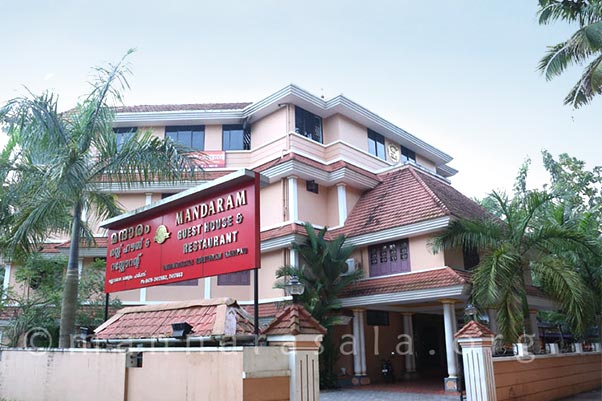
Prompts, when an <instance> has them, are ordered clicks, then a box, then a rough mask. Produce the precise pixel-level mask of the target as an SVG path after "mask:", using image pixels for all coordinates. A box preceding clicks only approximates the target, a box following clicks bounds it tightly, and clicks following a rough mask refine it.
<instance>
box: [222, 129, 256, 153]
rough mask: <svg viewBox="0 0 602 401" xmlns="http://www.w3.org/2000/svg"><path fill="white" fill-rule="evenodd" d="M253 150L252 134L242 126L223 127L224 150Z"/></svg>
mask: <svg viewBox="0 0 602 401" xmlns="http://www.w3.org/2000/svg"><path fill="white" fill-rule="evenodd" d="M249 149H251V132H250V131H249V130H244V129H243V127H242V125H224V126H222V150H249Z"/></svg>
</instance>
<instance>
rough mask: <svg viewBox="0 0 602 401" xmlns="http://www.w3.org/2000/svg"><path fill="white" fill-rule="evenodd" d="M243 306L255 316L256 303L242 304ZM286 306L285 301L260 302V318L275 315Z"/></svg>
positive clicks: (250, 314)
mask: <svg viewBox="0 0 602 401" xmlns="http://www.w3.org/2000/svg"><path fill="white" fill-rule="evenodd" d="M241 308H243V309H244V310H245V311H246V312H247V313H248V314H249V316H253V314H254V311H255V306H254V305H252V304H251V305H241ZM284 308H285V303H284V302H267V303H261V304H259V317H260V318H268V317H274V316H276V315H277V314H278V313H280V311H282V310H283V309H284Z"/></svg>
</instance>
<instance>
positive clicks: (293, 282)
mask: <svg viewBox="0 0 602 401" xmlns="http://www.w3.org/2000/svg"><path fill="white" fill-rule="evenodd" d="M284 289H285V291H286V293H287V294H288V295H292V296H293V303H295V304H296V303H297V297H298V296H299V295H302V294H303V293H304V292H305V285H304V284H303V283H302V282H300V281H299V278H297V276H292V277H291V278H290V280H289V281H288V283H286V284H285V285H284Z"/></svg>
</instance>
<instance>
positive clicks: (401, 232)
mask: <svg viewBox="0 0 602 401" xmlns="http://www.w3.org/2000/svg"><path fill="white" fill-rule="evenodd" d="M450 220H451V218H450V217H449V216H444V217H439V218H436V219H430V220H424V221H420V222H418V223H414V224H407V225H405V226H399V227H392V228H387V229H385V230H380V231H375V232H371V233H366V234H360V235H356V236H353V237H349V238H347V240H346V241H345V245H351V246H367V245H372V244H377V243H380V242H383V241H393V240H396V239H399V238H408V237H414V236H417V235H425V234H431V233H434V232H437V231H440V230H442V229H444V228H445V227H447V226H448V225H449V223H450Z"/></svg>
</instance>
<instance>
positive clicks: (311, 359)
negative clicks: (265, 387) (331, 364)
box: [267, 334, 322, 401]
mask: <svg viewBox="0 0 602 401" xmlns="http://www.w3.org/2000/svg"><path fill="white" fill-rule="evenodd" d="M267 340H268V342H269V343H270V345H273V346H280V347H283V348H282V349H284V350H286V352H287V353H288V358H289V369H290V372H291V373H290V374H291V376H290V401H320V369H319V349H320V343H321V342H322V335H315V334H299V335H296V336H293V335H280V336H270V335H268V336H267Z"/></svg>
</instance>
